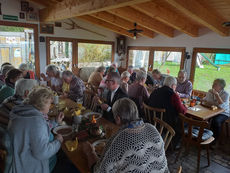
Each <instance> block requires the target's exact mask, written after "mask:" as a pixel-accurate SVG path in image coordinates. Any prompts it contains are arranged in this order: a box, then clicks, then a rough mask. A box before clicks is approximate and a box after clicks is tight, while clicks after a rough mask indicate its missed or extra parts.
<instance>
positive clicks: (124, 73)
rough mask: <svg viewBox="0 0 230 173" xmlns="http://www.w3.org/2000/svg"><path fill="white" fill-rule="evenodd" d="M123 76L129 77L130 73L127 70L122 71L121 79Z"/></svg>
mask: <svg viewBox="0 0 230 173" xmlns="http://www.w3.org/2000/svg"><path fill="white" fill-rule="evenodd" d="M125 77H130V73H129V72H128V71H124V72H123V73H121V79H122V78H125Z"/></svg>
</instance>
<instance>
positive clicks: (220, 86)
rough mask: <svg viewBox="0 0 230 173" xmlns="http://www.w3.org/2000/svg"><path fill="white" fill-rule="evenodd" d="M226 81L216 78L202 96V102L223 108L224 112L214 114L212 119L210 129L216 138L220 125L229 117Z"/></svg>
mask: <svg viewBox="0 0 230 173" xmlns="http://www.w3.org/2000/svg"><path fill="white" fill-rule="evenodd" d="M225 86H226V82H225V80H224V79H216V80H214V82H213V85H212V89H210V90H209V91H208V92H207V94H206V96H205V97H204V99H203V101H202V104H205V105H207V106H212V105H214V106H217V107H219V108H222V109H224V112H223V113H221V114H219V115H217V116H215V117H214V118H213V120H212V124H211V129H212V130H213V136H214V137H215V139H216V140H217V139H218V138H219V136H220V132H221V126H222V124H223V123H224V121H225V120H227V119H228V118H229V94H228V93H227V92H226V91H225V90H224V87H225Z"/></svg>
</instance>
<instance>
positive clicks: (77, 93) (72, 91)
mask: <svg viewBox="0 0 230 173" xmlns="http://www.w3.org/2000/svg"><path fill="white" fill-rule="evenodd" d="M62 79H63V81H64V82H66V83H67V84H69V92H68V93H64V94H63V95H61V97H62V98H67V97H68V98H70V99H71V100H73V101H78V100H83V93H84V90H85V85H84V82H83V81H82V80H81V79H80V78H78V77H77V76H75V75H74V74H73V73H72V72H71V71H68V70H66V71H64V72H62Z"/></svg>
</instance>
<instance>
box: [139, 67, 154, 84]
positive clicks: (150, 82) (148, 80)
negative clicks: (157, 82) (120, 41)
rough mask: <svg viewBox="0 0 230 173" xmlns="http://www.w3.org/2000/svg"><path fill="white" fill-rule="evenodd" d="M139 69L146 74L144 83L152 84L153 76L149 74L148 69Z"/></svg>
mask: <svg viewBox="0 0 230 173" xmlns="http://www.w3.org/2000/svg"><path fill="white" fill-rule="evenodd" d="M140 70H141V71H143V72H145V73H146V74H147V78H146V81H145V84H146V85H153V78H152V76H151V75H149V73H148V71H146V69H145V68H143V67H142V68H140Z"/></svg>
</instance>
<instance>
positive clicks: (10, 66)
mask: <svg viewBox="0 0 230 173" xmlns="http://www.w3.org/2000/svg"><path fill="white" fill-rule="evenodd" d="M12 69H14V66H12V65H5V66H4V67H3V68H2V75H4V76H6V74H7V72H8V71H10V70H12Z"/></svg>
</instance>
